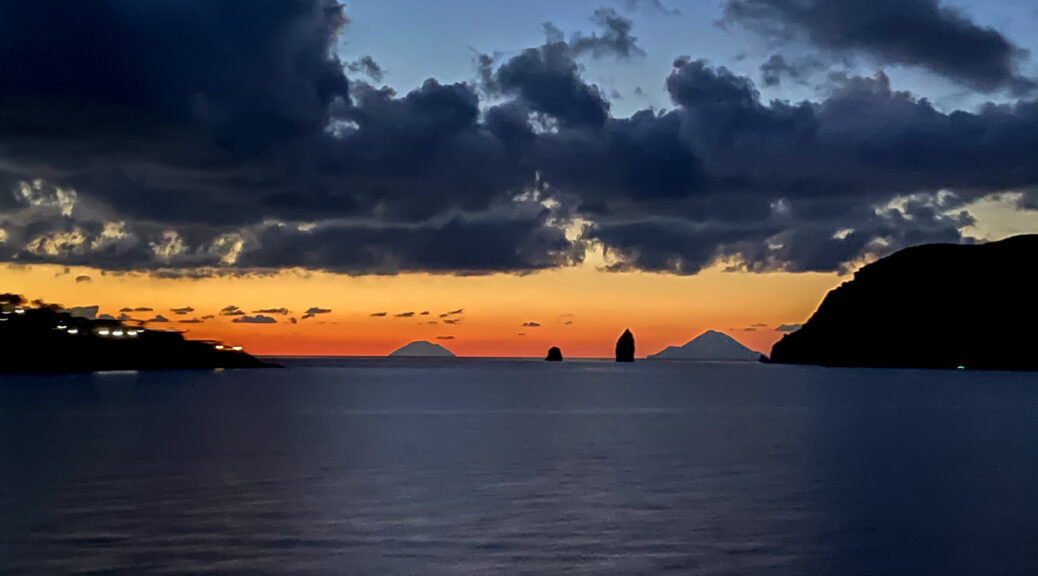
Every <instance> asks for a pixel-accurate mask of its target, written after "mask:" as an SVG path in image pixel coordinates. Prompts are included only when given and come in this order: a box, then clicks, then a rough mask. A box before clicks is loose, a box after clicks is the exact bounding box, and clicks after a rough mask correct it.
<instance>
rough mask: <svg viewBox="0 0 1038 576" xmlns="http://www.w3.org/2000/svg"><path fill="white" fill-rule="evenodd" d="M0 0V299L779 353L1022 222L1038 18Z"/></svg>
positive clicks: (533, 347)
mask: <svg viewBox="0 0 1038 576" xmlns="http://www.w3.org/2000/svg"><path fill="white" fill-rule="evenodd" d="M8 4H9V5H4V6H0V67H2V69H3V70H5V71H6V72H5V74H4V75H3V76H0V292H4V291H6V292H15V293H20V294H24V295H26V296H27V297H29V298H40V299H43V300H46V301H48V302H56V303H60V304H62V305H65V306H70V307H71V306H80V307H90V306H97V308H98V312H99V313H101V314H109V315H112V316H119V315H121V314H125V315H126V317H127V318H133V319H138V320H152V322H149V324H148V325H149V326H150V327H152V328H155V329H177V330H183V331H186V334H187V336H188V337H193V338H213V339H219V340H222V341H225V342H228V343H231V344H235V345H242V346H245V347H246V349H247V350H249V351H251V352H255V353H259V354H300V355H307V354H336V355H340V354H341V355H352V354H357V355H383V354H387V353H389V352H390V351H392V350H394V349H395V348H397V347H399V346H402V345H403V344H406V343H407V342H409V341H412V340H418V339H422V340H429V341H432V342H437V343H440V344H442V345H444V346H446V347H447V348H449V349H451V350H452V351H454V352H456V353H458V354H460V355H477V356H541V355H543V354H544V353H545V351H546V350H547V348H548V347H550V346H560V347H561V348H562V349H563V352H564V354H566V355H567V356H587V357H598V356H609V355H611V353H612V348H613V344H614V342H615V340H616V338H617V336H618V335H619V334H620V333H621V332H622V331H623V330H624V329H625V328H630V329H631V330H632V331H633V332H634V334H635V337H636V339H637V343H638V351H639V354H640V355H644V354H649V353H654V352H656V351H658V350H660V349H662V348H664V347H665V346H668V345H675V344H682V343H684V342H686V341H688V340H690V339H692V338H693V337H695V336H696V335H698V334H699V333H701V332H703V331H705V330H708V329H714V330H720V331H724V332H726V333H728V334H729V335H732V336H733V337H735V338H736V339H738V340H739V341H741V342H743V343H744V344H746V345H747V346H750V347H751V348H754V349H756V350H759V351H761V352H765V353H766V352H767V351H768V350H769V349H770V347H771V345H772V344H773V343H774V342H775V341H776V340H777V339H779V338H780V337H781V336H782V334H783V333H785V332H786V331H789V330H792V329H795V327H796V325H798V324H800V323H802V322H804V321H805V320H806V319H807V318H808V317H809V316H810V315H811V313H812V312H813V310H814V309H815V308H816V307H817V305H818V303H819V302H820V301H821V299H822V297H824V295H825V293H826V292H827V291H828V290H830V289H832V288H833V287H835V286H837V285H839V284H840V283H842V282H844V281H846V280H848V279H849V278H850V274H852V273H853V272H854V271H855V270H856V269H858V268H859V267H860V266H862V265H864V264H867V263H868V262H871V261H874V260H876V259H878V258H881V257H883V256H885V255H888V254H890V253H892V252H894V251H896V250H898V249H901V248H904V247H907V246H912V245H917V244H922V243H929V242H953V243H966V242H977V241H986V240H993V239H1000V238H1004V237H1007V236H1010V235H1014V234H1021V233H1030V232H1034V231H1035V230H1038V210H1036V209H1035V208H1036V207H1038V193H1036V190H1038V160H1036V159H1035V154H1034V152H1033V151H1034V150H1035V149H1038V100H1036V98H1038V81H1036V79H1038V62H1036V60H1035V59H1034V57H1033V56H1032V54H1034V53H1035V51H1036V50H1038V34H1035V33H1034V32H1035V31H1036V30H1038V7H1036V6H1035V5H1034V4H1033V2H1025V1H1022V0H997V1H985V2H979V1H974V2H939V1H937V0H875V1H872V2H868V3H861V2H857V1H855V0H769V1H765V0H716V1H699V0H683V1H682V0H670V1H667V0H614V1H611V2H610V1H605V0H597V1H585V0H572V1H568V2H548V1H542V0H532V1H524V2H505V1H493V2H488V1H477V0H448V1H440V2H428V1H418V0H378V1H376V0H354V1H352V2H346V3H345V4H340V3H337V2H334V1H333V0H285V1H283V2H277V3H250V2H242V1H241V0H208V1H206V2H194V1H187V2H179V3H165V2H139V1H137V0H106V1H103V2H96V3H82V2H72V1H66V0H56V1H52V2H48V3H46V5H40V4H39V3H8ZM56 14H59V15H61V17H60V18H55V15H56ZM188 309H190V310H188ZM423 313H426V314H423Z"/></svg>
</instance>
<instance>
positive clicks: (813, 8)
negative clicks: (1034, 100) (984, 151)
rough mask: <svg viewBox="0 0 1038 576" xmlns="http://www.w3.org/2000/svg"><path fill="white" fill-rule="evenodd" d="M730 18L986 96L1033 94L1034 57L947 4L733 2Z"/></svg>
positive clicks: (899, 0)
mask: <svg viewBox="0 0 1038 576" xmlns="http://www.w3.org/2000/svg"><path fill="white" fill-rule="evenodd" d="M724 13H725V19H726V20H727V21H734V22H739V23H741V24H744V25H746V26H748V27H750V28H752V29H755V30H758V31H762V32H764V33H766V34H768V35H770V36H772V37H775V38H779V39H785V40H792V39H800V40H804V41H807V42H810V43H812V44H814V45H816V46H818V47H819V48H821V49H824V50H827V51H834V50H835V51H844V52H849V53H862V54H865V55H867V56H869V57H871V58H873V59H875V60H878V61H880V62H882V63H887V64H902V65H908V66H920V67H923V68H926V69H929V70H931V71H933V72H934V73H937V74H940V75H942V76H945V77H947V78H950V79H952V80H956V81H958V82H961V83H963V84H966V85H968V86H970V87H972V88H975V89H979V90H985V91H990V90H998V89H1003V88H1008V89H1010V90H1012V91H1016V92H1020V91H1030V90H1032V89H1033V88H1034V86H1035V83H1034V81H1033V80H1030V79H1027V78H1024V77H1022V76H1020V74H1019V72H1018V63H1019V61H1020V60H1021V59H1022V58H1023V57H1024V56H1025V55H1026V52H1025V51H1024V50H1023V49H1021V48H1020V47H1018V46H1017V45H1015V44H1014V43H1013V42H1012V41H1010V40H1009V39H1008V38H1006V37H1005V36H1004V35H1003V34H1002V33H1000V32H998V31H997V30H995V29H993V28H986V27H984V26H982V25H980V24H978V23H976V22H974V21H972V20H971V19H970V18H969V17H968V16H967V15H965V14H964V13H962V12H960V11H959V10H957V9H955V8H952V7H950V6H947V5H944V4H942V3H941V2H940V0H873V1H870V2H861V1H859V0H728V2H727V4H726V5H725V8H724Z"/></svg>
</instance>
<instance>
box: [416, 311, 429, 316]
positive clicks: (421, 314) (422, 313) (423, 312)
mask: <svg viewBox="0 0 1038 576" xmlns="http://www.w3.org/2000/svg"><path fill="white" fill-rule="evenodd" d="M418 315H419V316H428V315H429V311H428V310H422V312H421V313H420V314H418Z"/></svg>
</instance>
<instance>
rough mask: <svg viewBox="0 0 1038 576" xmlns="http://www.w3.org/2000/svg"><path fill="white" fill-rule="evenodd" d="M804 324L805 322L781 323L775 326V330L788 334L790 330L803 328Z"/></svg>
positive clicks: (794, 330)
mask: <svg viewBox="0 0 1038 576" xmlns="http://www.w3.org/2000/svg"><path fill="white" fill-rule="evenodd" d="M803 326H804V325H803V324H779V325H778V326H777V327H776V328H775V331H776V332H782V333H785V334H788V333H790V332H796V331H797V330H800V329H801V328H803Z"/></svg>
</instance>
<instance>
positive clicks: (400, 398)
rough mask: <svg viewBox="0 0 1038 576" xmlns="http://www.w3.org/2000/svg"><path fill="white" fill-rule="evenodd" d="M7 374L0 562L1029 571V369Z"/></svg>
mask: <svg viewBox="0 0 1038 576" xmlns="http://www.w3.org/2000/svg"><path fill="white" fill-rule="evenodd" d="M306 364H307V363H299V364H297V365H295V366H294V367H292V368H289V369H285V370H265V371H247V372H222V373H209V372H202V373H199V372H194V373H155V374H106V375H83V376H58V377H55V376H47V377H43V376H18V377H13V376H0V573H3V574H33V575H35V574H66V573H68V574H138V573H154V574H198V573H209V574H255V573H267V574H357V575H368V574H370V575H380V576H381V575H396V574H498V573H503V574H559V573H562V572H566V573H571V574H625V575H626V574H663V573H674V574H754V575H756V574H761V575H764V574H766V575H775V574H797V575H805V574H826V575H829V574H831V575H839V576H847V575H857V574H861V575H866V574H867V575H879V574H905V575H920V574H940V575H957V574H962V575H967V574H968V575H981V574H984V575H997V574H1020V575H1025V574H1026V575H1034V574H1038V376H1036V375H1031V374H1021V373H972V372H926V371H893V370H832V369H822V368H806V367H785V366H766V365H757V364H746V365H738V364H683V363H650V362H640V363H637V364H635V365H633V366H629V365H615V364H612V363H597V362H583V363H582V362H567V363H564V364H561V365H559V364H546V363H543V362H537V361H479V360H454V361H439V360H438V361H399V360H395V361H393V360H349V361H339V362H335V363H333V364H334V365H306Z"/></svg>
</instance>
